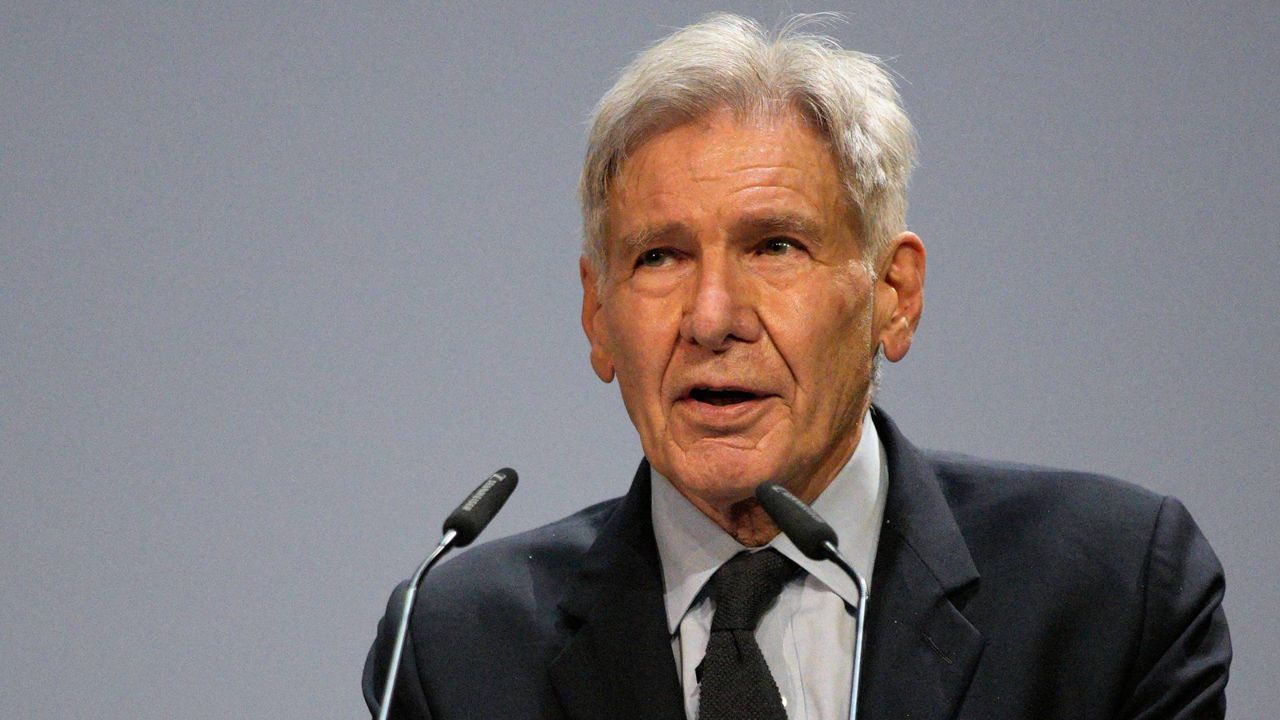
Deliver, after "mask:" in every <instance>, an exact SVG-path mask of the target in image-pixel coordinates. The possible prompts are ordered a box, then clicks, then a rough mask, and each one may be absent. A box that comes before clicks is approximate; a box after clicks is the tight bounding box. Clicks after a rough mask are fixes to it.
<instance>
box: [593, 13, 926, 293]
mask: <svg viewBox="0 0 1280 720" xmlns="http://www.w3.org/2000/svg"><path fill="white" fill-rule="evenodd" d="M820 18H821V16H812V15H808V16H797V17H796V18H793V19H792V20H791V21H790V22H788V23H787V24H786V25H785V26H783V28H782V29H781V30H779V31H778V32H777V33H774V34H772V35H770V34H767V33H766V32H765V31H764V30H762V29H761V27H760V26H759V25H758V24H757V23H756V22H755V21H753V20H749V19H747V18H743V17H740V16H737V15H730V14H716V15H711V16H709V17H707V18H706V19H704V20H702V21H701V22H698V23H696V24H693V25H690V26H688V27H685V28H681V29H680V30H677V31H676V32H675V33H672V34H671V35H669V36H667V37H666V38H665V39H663V40H662V41H661V42H659V43H658V44H656V45H654V46H653V47H651V48H649V49H648V50H646V51H645V52H643V53H641V54H640V55H639V56H637V57H636V58H635V59H634V60H632V61H631V63H630V64H629V65H627V67H626V68H624V69H623V71H622V74H621V76H620V77H619V78H618V81H617V82H616V83H614V85H613V87H612V88H610V89H609V91H608V92H607V93H605V95H604V97H602V98H601V99H600V102H599V104H598V105H597V106H596V108H595V111H594V112H593V113H592V117H591V130H590V134H589V136H588V139H587V155H586V160H585V162H584V164H583V168H582V181H581V184H580V185H579V199H580V201H581V203H582V221H583V254H584V255H585V256H586V258H587V259H588V260H589V261H590V262H591V264H592V267H594V268H595V269H596V270H597V271H603V270H604V267H605V262H604V261H605V257H606V256H605V236H606V234H607V232H608V217H607V209H608V196H609V185H610V183H611V182H612V181H613V180H614V178H616V176H617V175H618V173H619V171H620V170H621V167H622V164H623V161H624V160H625V159H626V157H627V154H628V153H629V152H631V151H633V150H635V149H636V148H637V147H639V146H640V145H641V144H642V143H644V142H645V141H646V140H648V139H649V138H652V137H653V136H654V135H656V134H658V133H661V132H663V131H664V130H668V129H670V128H673V127H675V126H677V125H680V124H682V123H684V122H688V121H690V120H695V119H697V118H700V117H703V116H706V115H708V114H710V113H712V112H714V111H716V110H718V109H721V108H725V107H727V108H730V109H732V110H733V111H734V112H735V113H737V114H739V115H740V116H750V115H752V114H771V113H777V112H779V111H782V112H786V111H791V112H797V113H799V114H800V115H801V116H802V117H804V118H805V119H806V120H807V121H808V122H809V123H811V124H812V126H813V127H814V128H815V129H816V130H817V131H818V132H819V133H820V134H822V135H823V136H825V138H826V139H827V141H828V142H829V143H830V144H831V149H832V154H833V155H834V157H835V160H836V165H837V170H838V172H839V174H840V178H841V181H842V183H843V185H844V189H845V193H846V200H847V202H848V205H849V208H850V210H851V211H852V212H854V213H855V214H856V215H857V218H858V223H859V226H858V228H857V229H858V230H859V231H860V232H859V237H860V238H861V239H862V242H863V243H864V248H865V249H869V250H872V251H873V252H878V251H879V250H881V249H882V248H883V247H884V246H885V245H886V244H888V242H889V241H890V240H891V239H892V238H893V237H894V236H896V235H897V234H898V233H900V232H902V230H904V229H905V227H906V212H907V181H908V179H909V176H910V174H911V166H912V164H913V163H914V161H915V133H914V131H913V130H912V128H911V121H910V120H908V119H907V116H906V113H904V112H903V110H902V105H901V100H900V98H899V97H898V92H897V90H896V89H895V88H894V85H893V81H892V79H891V78H890V77H889V74H888V73H887V72H886V71H885V70H884V68H883V67H881V65H880V61H879V60H878V59H877V58H875V57H873V56H870V55H864V54H862V53H859V52H854V51H851V50H844V49H842V48H841V47H840V46H839V45H838V44H837V43H836V42H835V41H834V40H832V39H830V38H826V37H822V36H817V35H811V34H807V33H803V32H801V29H802V28H803V26H804V25H806V24H809V23H811V22H812V21H813V20H814V19H820ZM868 260H870V259H869V258H868ZM601 274H602V275H603V273H601ZM601 279H602V280H603V277H602V278H601Z"/></svg>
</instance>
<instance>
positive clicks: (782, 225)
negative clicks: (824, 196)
mask: <svg viewBox="0 0 1280 720" xmlns="http://www.w3.org/2000/svg"><path fill="white" fill-rule="evenodd" d="M734 230H735V231H736V234H738V235H752V236H759V235H769V234H773V233H778V234H787V235H799V236H802V237H805V238H808V239H811V240H821V239H822V227H821V226H819V225H818V223H817V221H815V220H813V219H812V218H808V217H805V216H804V215H795V214H791V213H785V214H781V215H766V216H764V217H755V218H747V219H744V220H742V221H740V222H738V223H737V224H736V225H735V227H734Z"/></svg>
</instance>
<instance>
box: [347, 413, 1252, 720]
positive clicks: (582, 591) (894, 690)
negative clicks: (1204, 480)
mask: <svg viewBox="0 0 1280 720" xmlns="http://www.w3.org/2000/svg"><path fill="white" fill-rule="evenodd" d="M873 416H874V420H875V422H876V427H877V429H878V431H879V434H880V439H881V441H882V442H883V443H884V446H885V451H886V453H887V456H888V463H889V495H888V498H887V501H886V506H885V514H884V525H883V528H882V529H881V533H880V544H879V548H878V551H877V555H876V562H875V571H874V575H873V577H872V582H871V599H870V603H869V605H868V609H867V614H868V617H867V631H866V648H865V656H864V668H863V678H862V698H861V701H860V703H859V715H860V717H862V718H865V719H867V720H874V719H881V718H883V719H886V720H887V719H890V718H893V719H898V718H913V719H915V720H942V719H944V718H973V719H975V720H978V719H982V720H986V719H990V718H1028V719H1035V720H1046V719H1051V718H1073V719H1075V718H1126V719H1129V718H1143V719H1155V718H1161V719H1163V718H1221V717H1222V716H1223V714H1224V705H1225V701H1224V699H1223V689H1224V687H1225V686H1226V683H1227V669H1228V665H1229V664H1230V661H1231V642H1230V639H1229V637H1228V634H1227V622H1226V618H1225V617H1224V616H1223V612H1222V608H1221V606H1220V602H1221V600H1222V593H1223V577H1222V569H1221V567H1220V565H1219V564H1218V560H1217V558H1216V557H1215V556H1214V554H1213V551H1212V550H1211V549H1210V548H1209V545H1208V543H1207V542H1206V541H1205V539H1204V537H1203V536H1202V535H1201V534H1200V531H1199V530H1198V529H1197V528H1196V525H1195V523H1194V522H1193V521H1192V519H1191V517H1190V516H1189V515H1188V514H1187V511H1186V510H1185V509H1184V508H1183V506H1182V505H1181V504H1180V503H1179V502H1178V501H1177V500H1174V499H1172V498H1166V497H1160V496H1157V495H1154V494H1152V493H1150V492H1147V491H1145V490H1142V489H1140V488H1137V487H1135V486H1133V485H1129V484H1126V483H1122V482H1119V481H1116V480H1110V479H1106V478H1100V477H1096V476H1090V475H1083V474H1078V473H1069V472H1062V471H1057V470H1047V469H1042V468H1034V467H1028V466H1021V465H1009V464H994V463H989V462H985V461H980V460H975V459H973V458H969V457H964V456H959V455H950V454H940V453H933V452H928V451H921V450H918V449H916V448H915V447H913V446H912V445H911V444H910V443H908V442H907V441H906V440H905V439H904V438H903V437H902V435H901V434H900V433H899V432H898V430H897V428H896V427H895V426H894V425H893V423H892V422H891V421H890V420H889V419H888V418H887V417H886V416H885V415H884V413H883V412H880V411H879V410H878V409H877V410H875V411H874V412H873ZM403 590H404V586H403V585H401V587H400V588H397V590H396V592H395V593H393V595H392V598H391V602H390V604H389V606H388V608H387V615H386V617H385V618H384V619H383V621H382V622H381V624H380V625H379V627H378V637H377V640H376V641H375V642H374V644H373V648H372V649H371V650H370V651H369V658H368V661H367V662H366V664H365V672H364V694H365V699H366V701H367V702H368V704H369V707H370V708H374V709H376V706H377V702H378V695H379V690H380V689H381V684H382V677H383V675H384V673H385V667H386V664H387V662H388V658H389V653H390V646H391V633H392V632H393V631H394V627H395V619H396V618H397V617H398V615H399V605H400V603H401V602H402V600H401V598H402V595H403ZM662 590H663V588H662V573H661V569H660V567H659V561H658V551H657V546H656V545H655V541H654V538H653V526H652V524H651V521H650V516H649V468H648V465H647V464H644V463H642V464H641V466H640V469H639V471H638V472H637V473H636V476H635V480H634V481H633V483H632V485H631V490H630V492H628V493H627V495H626V496H625V497H623V498H622V499H620V500H612V501H609V502H605V503H601V504H599V505H596V506H593V507H590V508H587V509H586V510H583V511H581V512H579V513H577V514H575V515H572V516H570V517H568V518H566V519H564V520H561V521H559V522H556V523H552V524H551V525H547V526H545V527H542V528H539V529H536V530H532V531H530V532H526V533H523V534H521V535H516V536H514V537H509V538H505V539H503V540H498V541H496V542H492V543H488V544H486V545H482V546H480V547H478V548H476V549H474V550H470V551H468V552H467V553H465V554H463V555H461V556H460V557H458V558H456V559H454V560H452V561H449V562H446V563H444V564H442V565H441V566H439V567H438V568H437V569H436V570H435V571H433V573H432V574H431V575H430V576H428V579H427V581H426V583H425V584H424V586H423V589H422V592H421V594H420V595H419V596H418V602H417V607H416V608H415V611H414V612H415V614H414V618H413V623H412V629H411V633H410V639H409V641H408V642H407V644H406V647H405V654H404V659H403V661H402V664H401V666H400V673H399V680H398V681H397V687H396V692H395V697H394V700H393V702H392V709H393V712H392V713H391V715H392V716H393V717H397V718H434V719H435V720H455V719H458V718H484V719H486V720H487V719H501V720H520V719H523V718H573V719H575V720H586V719H588V718H593V719H598V720H606V719H608V720H619V719H624V718H637V719H638V718H646V719H659V718H660V719H666V718H670V719H671V720H677V719H678V718H683V717H684V711H683V704H682V695H681V689H680V685H679V681H678V679H677V676H676V669H675V661H674V658H673V657H672V651H671V642H670V637H669V636H668V634H667V627H666V620H665V615H664V611H663V600H662Z"/></svg>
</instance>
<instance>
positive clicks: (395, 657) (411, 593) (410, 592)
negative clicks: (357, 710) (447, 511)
mask: <svg viewBox="0 0 1280 720" xmlns="http://www.w3.org/2000/svg"><path fill="white" fill-rule="evenodd" d="M457 536H458V531H456V530H446V531H445V533H444V536H443V537H441V538H440V544H438V545H436V549H435V550H432V551H431V554H430V555H428V556H427V559H426V560H423V561H422V564H421V565H419V566H418V569H417V570H416V571H414V573H413V576H412V577H410V578H409V587H408V588H407V589H406V590H405V593H404V606H403V607H401V608H400V622H398V623H396V641H395V644H394V645H392V646H391V663H390V664H389V665H388V666H387V679H386V685H384V686H383V688H382V700H380V701H379V702H378V720H387V713H388V712H390V711H391V693H392V691H393V690H395V686H396V671H398V670H399V669H400V656H401V655H403V654H404V639H405V636H406V635H407V634H408V633H409V614H410V613H411V612H412V611H413V603H414V601H415V600H416V599H417V597H418V587H419V586H420V585H422V581H423V579H424V578H426V577H427V571H428V570H430V569H431V567H432V566H433V565H435V564H436V561H437V560H439V559H440V558H441V557H442V556H444V554H445V553H446V552H448V551H449V550H450V549H452V546H453V540H454V538H456V537H457Z"/></svg>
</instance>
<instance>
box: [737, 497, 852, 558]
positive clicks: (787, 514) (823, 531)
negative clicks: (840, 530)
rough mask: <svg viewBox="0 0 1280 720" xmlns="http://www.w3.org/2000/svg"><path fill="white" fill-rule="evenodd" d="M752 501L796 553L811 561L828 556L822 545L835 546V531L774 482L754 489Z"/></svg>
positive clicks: (811, 509) (810, 509)
mask: <svg viewBox="0 0 1280 720" xmlns="http://www.w3.org/2000/svg"><path fill="white" fill-rule="evenodd" d="M756 500H759V501H760V505H761V507H763V508H764V511H765V512H767V513H769V517H770V518H772V519H773V521H774V522H775V523H777V525H778V527H779V528H780V529H781V530H782V532H784V533H786V535H787V537H789V538H791V542H793V543H795V545H796V548H798V549H799V550H800V552H802V553H804V554H805V555H806V556H808V557H811V558H813V559H814V560H826V559H827V558H828V557H829V556H830V552H829V551H828V550H827V549H826V547H825V544H826V543H831V544H832V546H835V545H836V544H837V543H838V541H837V539H836V531H835V530H832V529H831V526H830V525H828V524H827V523H826V521H825V520H823V519H822V517H821V516H819V515H818V513H816V512H814V511H813V508H811V507H809V506H808V505H806V504H804V503H803V502H801V501H800V498H797V497H796V496H795V495H792V494H791V493H790V492H788V491H787V489H786V488H784V487H782V486H781V485H779V484H777V483H772V482H767V483H761V484H760V486H759V487H757V488H756Z"/></svg>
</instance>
